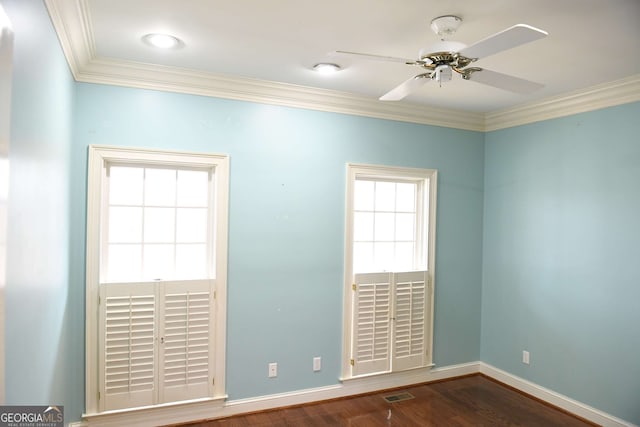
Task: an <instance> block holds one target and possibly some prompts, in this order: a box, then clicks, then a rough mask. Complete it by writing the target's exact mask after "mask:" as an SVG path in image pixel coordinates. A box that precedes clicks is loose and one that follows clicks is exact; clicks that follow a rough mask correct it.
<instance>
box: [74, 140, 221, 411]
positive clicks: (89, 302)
mask: <svg viewBox="0 0 640 427" xmlns="http://www.w3.org/2000/svg"><path fill="white" fill-rule="evenodd" d="M115 163H118V164H136V163H138V164H144V165H159V166H173V167H187V168H198V167H200V168H214V169H215V180H214V182H215V189H214V194H215V200H214V201H213V205H212V207H213V209H215V212H216V213H215V214H216V221H215V231H214V234H215V242H214V245H215V249H214V252H215V272H214V277H215V280H216V287H215V300H214V303H215V304H216V307H215V310H214V316H215V318H214V319H213V322H214V323H215V329H214V331H213V333H214V343H213V345H214V349H215V350H214V355H213V356H214V359H215V366H213V367H212V371H213V376H214V378H215V383H214V384H213V396H212V397H211V398H210V399H209V400H212V401H222V400H224V399H226V398H227V395H226V392H225V390H226V389H225V387H226V386H225V384H226V382H225V365H226V363H225V355H226V348H225V344H226V318H227V311H226V301H227V248H228V200H229V157H228V156H227V155H222V154H209V153H189V152H179V151H169V150H155V149H142V148H125V147H112V146H100V145H91V146H89V161H88V184H87V248H86V303H85V306H86V316H85V319H86V321H85V324H86V332H85V337H86V344H85V350H86V351H85V357H86V360H85V366H86V367H85V415H95V414H99V413H100V412H99V407H100V406H99V397H98V396H99V395H98V393H99V391H100V389H99V381H98V379H99V378H98V375H99V363H98V360H99V357H98V351H99V345H98V343H99V330H98V329H99V313H100V310H99V297H100V268H101V259H100V258H101V257H100V251H101V233H102V230H101V221H102V215H103V206H102V202H103V191H104V187H105V179H106V177H105V170H106V166H107V165H108V164H115ZM198 401H200V402H201V401H202V399H199V400H198ZM180 403H181V404H183V403H184V402H180ZM163 406H164V405H163Z"/></svg>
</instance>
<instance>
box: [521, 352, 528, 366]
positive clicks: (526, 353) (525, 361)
mask: <svg viewBox="0 0 640 427" xmlns="http://www.w3.org/2000/svg"><path fill="white" fill-rule="evenodd" d="M522 363H524V364H525V365H528V364H529V352H528V351H527V350H522Z"/></svg>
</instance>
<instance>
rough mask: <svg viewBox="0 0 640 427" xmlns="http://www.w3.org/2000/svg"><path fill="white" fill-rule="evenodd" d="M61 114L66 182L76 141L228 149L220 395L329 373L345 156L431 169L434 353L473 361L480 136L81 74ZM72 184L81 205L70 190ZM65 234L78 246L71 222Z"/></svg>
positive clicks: (337, 302)
mask: <svg viewBox="0 0 640 427" xmlns="http://www.w3.org/2000/svg"><path fill="white" fill-rule="evenodd" d="M74 119H75V134H74V146H73V160H72V164H71V169H72V174H73V182H74V183H76V184H78V183H80V182H83V180H84V177H85V174H86V153H87V146H88V145H89V144H108V145H122V146H140V147H157V148H171V149H181V150H194V151H204V152H217V153H226V154H229V155H230V158H231V176H230V181H231V189H230V230H229V283H228V289H229V301H228V354H227V384H228V387H227V388H228V392H229V395H230V398H231V399H238V398H246V397H252V396H260V395H265V394H272V393H279V392H286V391H294V390H298V389H304V388H310V387H317V386H323V385H330V384H336V383H337V382H338V380H337V379H338V377H339V375H340V357H341V330H342V329H341V328H342V292H343V291H342V289H343V246H344V215H345V214H344V190H345V185H346V184H345V165H346V163H347V162H366V163H377V164H387V165H401V166H412V167H424V168H436V169H438V170H439V177H438V179H439V189H438V196H439V197H438V230H437V240H438V242H437V257H436V260H437V266H436V274H437V277H436V286H437V293H436V298H437V301H438V303H437V305H436V313H435V314H436V319H435V344H434V347H435V362H436V363H437V364H438V365H440V366H445V365H450V364H455V363H461V362H470V361H475V360H478V358H479V355H480V354H479V351H480V343H479V337H480V304H479V301H480V290H481V284H480V277H481V256H480V254H481V247H482V240H481V239H482V194H483V193H482V185H483V181H482V177H483V159H484V151H483V150H484V147H483V138H484V137H483V134H482V133H477V132H468V131H461V130H453V129H446V128H440V127H430V126H422V125H415V124H408V123H400V122H393V121H385V120H377V119H370V118H362V117H354V116H347V115H340V114H332V113H323V112H316V111H308V110H299V109H292V108H285V107H276V106H268V105H261V104H252V103H247V102H238V101H229V100H220V99H214V98H206V97H198V96H190V95H181V94H170V93H161V92H154V91H147V90H138V89H129V88H118V87H109V86H101V85H92V84H78V85H77V109H76V114H75V116H74ZM78 185H79V184H78ZM72 194H73V198H72V211H73V212H79V211H82V212H84V209H85V208H84V206H85V190H84V188H80V187H77V188H74V189H73V190H72ZM71 236H72V240H73V241H74V242H75V243H74V245H77V246H81V245H82V242H83V241H84V239H85V233H84V223H83V221H77V224H74V227H73V229H72V230H71ZM313 356H321V357H322V358H323V369H322V371H321V372H319V373H314V372H312V369H311V367H312V365H311V362H312V358H313ZM273 361H276V362H278V364H279V369H278V378H277V379H268V378H267V364H268V363H269V362H273Z"/></svg>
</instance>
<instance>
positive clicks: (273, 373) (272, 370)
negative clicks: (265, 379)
mask: <svg viewBox="0 0 640 427" xmlns="http://www.w3.org/2000/svg"><path fill="white" fill-rule="evenodd" d="M277 376H278V364H277V363H275V362H273V363H269V378H275V377H277Z"/></svg>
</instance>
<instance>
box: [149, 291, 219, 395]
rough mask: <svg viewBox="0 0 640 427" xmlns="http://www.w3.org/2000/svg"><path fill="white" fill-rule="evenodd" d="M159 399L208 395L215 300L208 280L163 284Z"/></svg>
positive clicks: (210, 377)
mask: <svg viewBox="0 0 640 427" xmlns="http://www.w3.org/2000/svg"><path fill="white" fill-rule="evenodd" d="M160 289H161V291H160V294H161V300H162V307H163V313H162V317H161V321H160V337H161V339H160V341H161V343H160V364H159V366H160V379H159V382H160V403H165V402H173V401H179V400H187V399H196V398H201V397H208V396H210V394H211V393H212V387H213V385H212V379H213V374H212V373H211V372H210V369H211V367H212V366H213V360H212V358H213V352H212V351H211V348H210V347H211V342H213V337H212V336H211V334H212V333H213V325H212V320H213V318H214V315H213V311H212V310H213V309H212V307H213V301H212V295H211V291H210V289H211V288H210V285H209V281H208V280H203V281H195V282H187V283H163V284H162V285H161V288H160Z"/></svg>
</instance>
